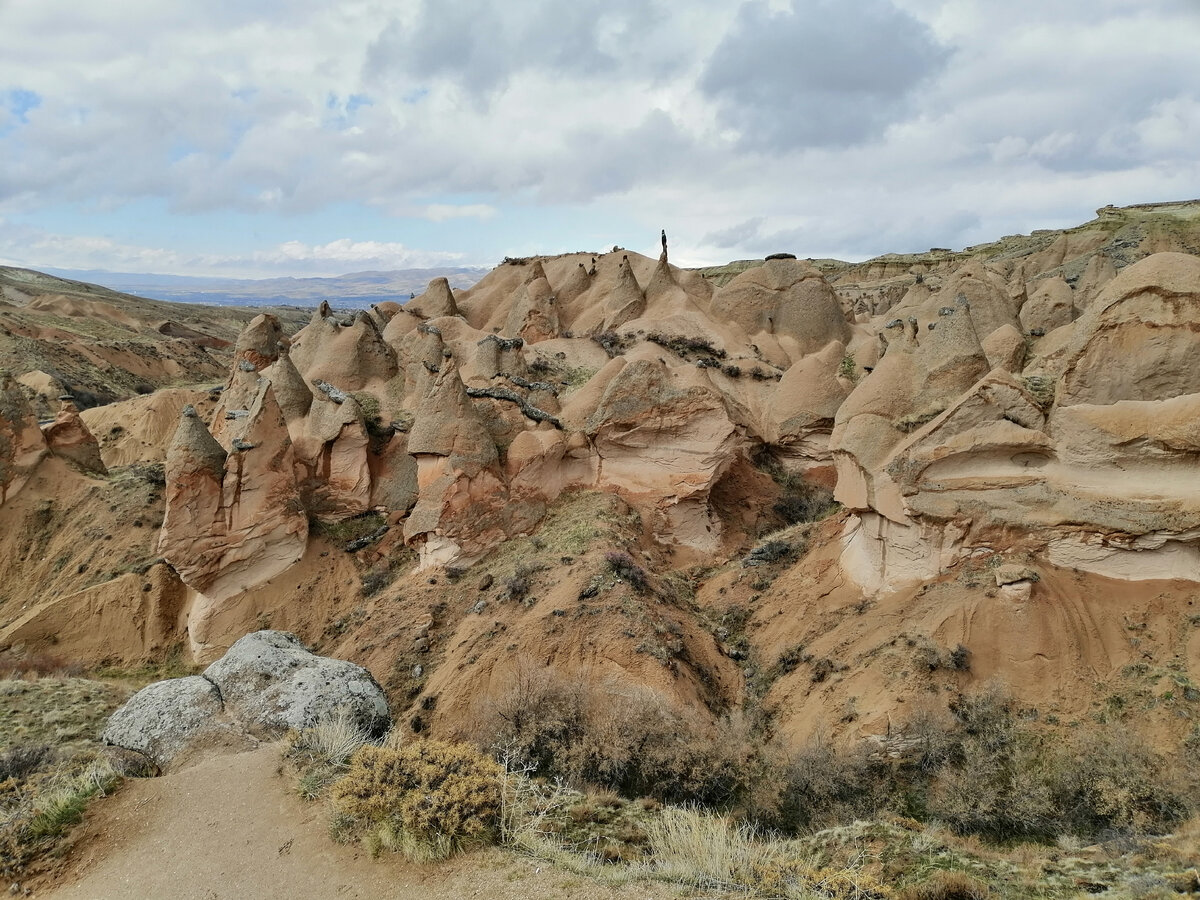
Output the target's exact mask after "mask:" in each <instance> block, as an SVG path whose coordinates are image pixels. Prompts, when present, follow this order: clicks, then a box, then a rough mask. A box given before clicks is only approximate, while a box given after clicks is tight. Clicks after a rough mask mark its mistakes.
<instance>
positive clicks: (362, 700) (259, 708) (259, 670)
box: [204, 631, 391, 737]
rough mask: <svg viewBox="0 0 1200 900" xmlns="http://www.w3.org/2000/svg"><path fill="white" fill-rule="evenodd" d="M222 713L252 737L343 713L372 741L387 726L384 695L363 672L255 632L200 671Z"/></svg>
mask: <svg viewBox="0 0 1200 900" xmlns="http://www.w3.org/2000/svg"><path fill="white" fill-rule="evenodd" d="M204 677H205V678H206V679H208V680H209V681H211V682H212V683H213V684H215V685H216V686H217V688H218V689H219V690H220V696H221V699H222V700H223V702H224V704H225V711H226V712H227V713H228V715H229V716H230V717H231V718H232V719H233V720H235V721H236V722H238V723H239V724H240V725H241V726H242V727H243V728H245V729H246V730H247V731H249V732H250V733H252V734H256V735H264V736H270V735H278V734H279V733H280V732H282V731H284V730H286V729H289V728H295V729H301V728H309V727H312V726H313V725H315V724H316V723H317V722H320V721H322V720H325V719H329V718H333V717H335V716H337V715H338V714H339V713H342V712H343V711H344V712H345V713H346V714H348V715H349V717H350V720H351V721H352V722H353V723H354V724H355V725H357V726H358V727H359V728H361V729H362V730H363V731H364V732H365V733H367V734H368V735H371V736H376V737H377V736H379V735H381V734H383V733H384V732H385V731H387V729H388V727H389V726H390V725H391V715H390V713H389V711H388V704H387V698H386V697H385V696H384V693H383V689H382V688H381V687H380V686H379V684H378V683H377V682H376V681H375V679H374V678H373V677H372V676H371V673H370V672H368V671H367V670H366V669H364V668H363V667H362V666H356V665H355V664H354V663H350V662H346V661H345V660H340V659H330V658H329V657H325V656H317V655H316V654H314V653H312V652H311V651H309V650H307V649H306V648H305V647H304V645H303V644H301V643H300V641H299V639H298V638H297V637H296V636H295V635H294V634H289V633H287V632H283V631H257V632H255V633H253V634H248V635H246V636H245V637H243V638H241V639H240V640H238V641H237V642H236V643H235V644H234V645H233V646H232V647H230V648H229V650H228V651H227V652H226V654H225V655H224V656H223V657H221V658H220V659H219V660H217V661H216V662H215V663H213V664H212V665H211V666H209V667H208V668H207V669H205V671H204Z"/></svg>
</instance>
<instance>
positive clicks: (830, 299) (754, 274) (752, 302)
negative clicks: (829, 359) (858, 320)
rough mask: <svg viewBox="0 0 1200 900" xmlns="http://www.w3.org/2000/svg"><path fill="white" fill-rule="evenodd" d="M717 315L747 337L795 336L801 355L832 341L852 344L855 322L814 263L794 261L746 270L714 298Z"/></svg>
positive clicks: (776, 260) (767, 263) (769, 262)
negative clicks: (852, 323) (851, 329)
mask: <svg viewBox="0 0 1200 900" xmlns="http://www.w3.org/2000/svg"><path fill="white" fill-rule="evenodd" d="M712 315H713V317H714V318H716V319H718V320H720V321H729V322H733V323H734V324H736V325H738V326H740V327H741V328H742V330H743V331H744V332H745V333H746V334H747V335H757V334H759V333H762V332H765V333H767V334H770V335H781V336H786V337H790V338H793V339H794V340H795V341H796V342H797V344H798V346H799V352H800V354H801V355H803V354H807V353H815V352H816V351H818V350H820V349H821V348H822V347H824V346H826V345H827V344H829V343H830V342H831V341H840V342H841V343H843V344H847V343H849V341H850V323H849V322H848V321H847V319H846V314H845V313H844V312H843V310H842V306H841V302H840V301H839V300H838V297H837V294H836V293H834V291H833V288H832V287H830V285H829V282H827V281H826V280H825V278H824V277H823V276H822V275H821V273H820V272H818V271H817V270H816V269H815V268H813V267H812V266H811V265H810V264H808V263H805V262H801V261H799V260H794V259H772V260H768V261H767V262H766V263H764V264H763V265H762V266H759V267H757V268H753V269H748V270H747V271H745V272H743V273H742V274H741V275H739V276H738V277H737V278H735V279H733V281H731V282H729V284H727V285H726V286H725V287H723V288H721V289H720V290H719V291H717V293H716V294H715V295H714V296H713V298H712Z"/></svg>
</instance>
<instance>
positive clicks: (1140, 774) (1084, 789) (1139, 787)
mask: <svg viewBox="0 0 1200 900" xmlns="http://www.w3.org/2000/svg"><path fill="white" fill-rule="evenodd" d="M1054 767H1055V772H1054V782H1055V783H1054V792H1055V794H1056V798H1057V804H1058V808H1059V809H1060V810H1061V811H1062V814H1063V815H1064V816H1065V817H1066V819H1067V822H1068V823H1069V825H1070V826H1073V828H1074V831H1075V832H1076V833H1078V834H1095V833H1102V832H1106V831H1117V832H1123V833H1134V834H1138V833H1143V832H1147V831H1151V830H1155V829H1162V828H1166V827H1169V826H1171V825H1174V824H1175V823H1177V822H1180V821H1183V820H1184V819H1186V818H1187V816H1188V808H1187V802H1186V787H1185V785H1183V784H1182V783H1180V782H1179V781H1178V780H1177V779H1176V778H1175V777H1173V772H1172V770H1171V767H1170V765H1169V763H1168V761H1167V760H1166V759H1165V758H1164V757H1162V756H1160V755H1159V754H1157V753H1155V752H1154V751H1153V750H1151V749H1150V748H1149V747H1147V746H1146V745H1145V744H1143V743H1142V742H1141V741H1140V740H1139V739H1138V738H1137V737H1136V736H1134V735H1132V734H1130V733H1129V732H1128V731H1103V732H1100V733H1085V734H1082V735H1077V736H1076V737H1075V739H1074V740H1073V741H1071V742H1070V743H1069V744H1068V745H1067V746H1066V747H1065V748H1063V750H1062V751H1061V752H1060V754H1059V755H1058V756H1057V758H1056V760H1055V763H1054Z"/></svg>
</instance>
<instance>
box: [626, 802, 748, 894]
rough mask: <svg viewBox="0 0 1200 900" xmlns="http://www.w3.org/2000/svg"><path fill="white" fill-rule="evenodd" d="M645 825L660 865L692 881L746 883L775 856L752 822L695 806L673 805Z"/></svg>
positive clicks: (709, 884) (724, 884) (666, 873)
mask: <svg viewBox="0 0 1200 900" xmlns="http://www.w3.org/2000/svg"><path fill="white" fill-rule="evenodd" d="M646 831H647V832H648V834H649V837H650V846H651V848H653V851H654V856H655V861H656V868H657V869H658V871H659V872H660V873H661V874H663V875H664V876H666V877H668V878H671V879H673V880H677V881H681V882H684V883H688V884H698V885H702V886H706V887H733V886H735V885H741V884H745V883H746V882H748V881H751V880H753V878H754V875H753V873H754V872H756V871H758V870H761V869H763V868H765V867H766V866H767V865H768V863H769V862H770V860H771V855H772V854H771V848H770V847H769V846H768V845H767V844H765V843H764V842H762V841H760V840H759V839H758V835H757V834H756V833H755V831H754V829H753V828H752V827H751V826H749V825H748V824H746V823H744V822H739V823H736V824H731V823H729V822H727V821H726V820H725V819H722V818H718V817H717V816H714V815H710V814H707V813H704V812H701V811H700V810H698V809H695V808H687V807H668V808H667V809H664V810H663V811H662V813H661V814H660V815H658V816H656V817H655V818H653V819H651V820H650V821H649V822H648V823H647V827H646Z"/></svg>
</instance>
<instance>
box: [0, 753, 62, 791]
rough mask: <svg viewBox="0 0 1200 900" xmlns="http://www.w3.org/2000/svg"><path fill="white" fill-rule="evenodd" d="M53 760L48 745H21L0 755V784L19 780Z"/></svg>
mask: <svg viewBox="0 0 1200 900" xmlns="http://www.w3.org/2000/svg"><path fill="white" fill-rule="evenodd" d="M53 760H54V749H53V748H52V747H50V746H49V745H48V744H23V745H18V746H16V747H10V748H9V749H8V750H5V751H4V752H3V753H0V783H3V782H5V781H8V780H9V779H10V778H11V779H15V780H20V779H23V778H25V777H26V776H27V775H30V774H31V773H33V772H36V771H37V770H38V769H40V768H42V767H43V766H45V765H47V764H48V763H50V762H52V761H53Z"/></svg>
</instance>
